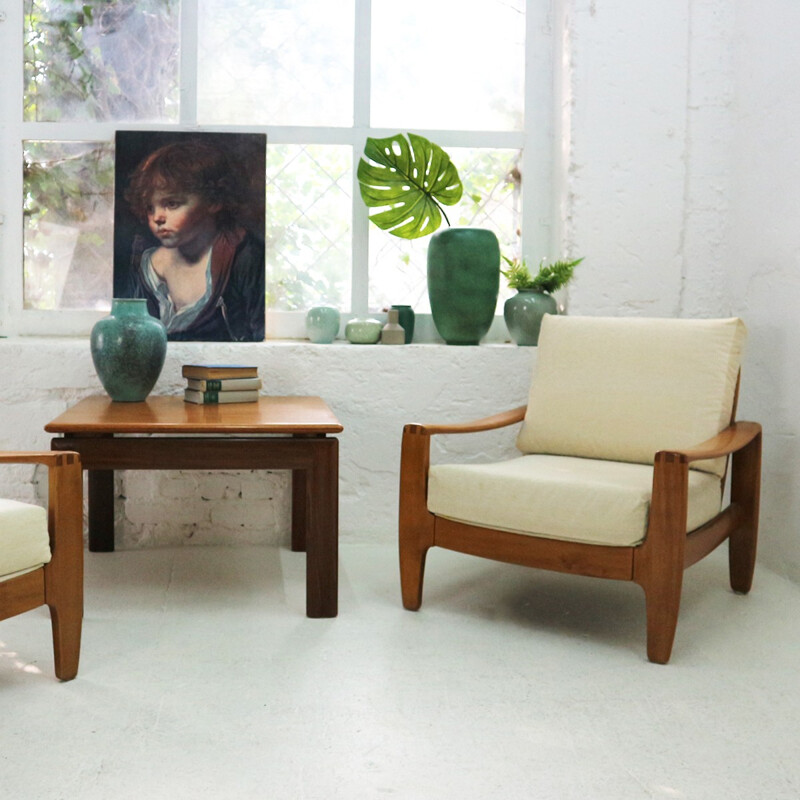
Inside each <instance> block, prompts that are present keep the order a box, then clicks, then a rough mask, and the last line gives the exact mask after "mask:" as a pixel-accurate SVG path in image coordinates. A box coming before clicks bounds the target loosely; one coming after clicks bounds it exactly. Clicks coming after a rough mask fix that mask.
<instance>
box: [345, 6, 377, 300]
mask: <svg viewBox="0 0 800 800" xmlns="http://www.w3.org/2000/svg"><path fill="white" fill-rule="evenodd" d="M371 27H372V0H356V4H355V37H354V52H353V59H354V61H353V75H354V80H353V132H352V133H353V139H352V143H353V272H352V288H351V291H350V298H351V310H352V311H353V312H355V313H359V314H363V313H365V312H366V311H367V307H368V305H369V216H368V214H367V209H366V207H365V205H364V202H363V201H362V199H361V192H360V191H359V187H358V177H357V175H356V173H357V170H358V160H359V158H361V154H362V152H363V148H364V141H365V139H366V137H367V136H368V135H370V134H369V130H370V128H369V125H370V91H371V70H372V64H371V61H372V56H371V53H372V50H371V38H372V31H371Z"/></svg>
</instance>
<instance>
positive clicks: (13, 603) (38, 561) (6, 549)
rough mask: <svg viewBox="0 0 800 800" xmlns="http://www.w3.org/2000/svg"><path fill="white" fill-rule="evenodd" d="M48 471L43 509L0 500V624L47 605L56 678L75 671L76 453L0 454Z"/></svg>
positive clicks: (79, 519) (79, 558)
mask: <svg viewBox="0 0 800 800" xmlns="http://www.w3.org/2000/svg"><path fill="white" fill-rule="evenodd" d="M0 464H43V465H45V466H46V467H47V468H48V486H49V495H48V510H47V511H45V510H44V509H43V508H40V507H39V506H35V505H29V504H28V503H20V502H17V501H14V500H2V499H0V620H3V619H7V618H8V617H13V616H15V615H17V614H22V613H23V612H25V611H30V610H32V609H34V608H38V607H39V606H41V605H45V604H46V605H48V606H49V607H50V618H51V622H52V628H53V651H54V655H55V672H56V676H57V677H58V678H60V679H61V680H62V681H68V680H71V679H72V678H74V677H75V675H76V674H77V672H78V659H79V656H80V644H81V625H82V622H83V480H82V476H81V463H80V457H79V455H78V453H73V452H66V451H65V452H61V453H49V452H41V453H38V452H37V453H6V452H0Z"/></svg>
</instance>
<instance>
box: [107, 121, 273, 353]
mask: <svg viewBox="0 0 800 800" xmlns="http://www.w3.org/2000/svg"><path fill="white" fill-rule="evenodd" d="M266 144H267V141H266V136H265V135H264V134H251V133H247V134H239V133H194V132H193V133H189V132H172V131H171V132H165V131H164V132H161V131H159V132H153V131H118V132H117V134H116V165H115V167H116V169H115V172H116V174H115V180H116V184H115V211H114V297H137V298H144V299H146V300H147V307H148V310H149V312H150V314H151V315H152V316H154V317H157V318H158V319H160V320H161V321H162V322H163V323H164V326H165V327H166V329H167V338H168V339H170V340H173V341H225V342H254V341H261V340H263V338H264V311H265V308H264V305H265V303H264V296H265V285H264V275H265V270H264V267H265V265H264V212H265V189H266V186H265V183H266Z"/></svg>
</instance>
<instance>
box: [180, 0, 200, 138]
mask: <svg viewBox="0 0 800 800" xmlns="http://www.w3.org/2000/svg"><path fill="white" fill-rule="evenodd" d="M199 1H200V0H181V26H180V30H181V43H180V98H181V108H180V121H181V124H182V125H196V124H197V53H198V39H199V31H198V27H199V16H198V4H199Z"/></svg>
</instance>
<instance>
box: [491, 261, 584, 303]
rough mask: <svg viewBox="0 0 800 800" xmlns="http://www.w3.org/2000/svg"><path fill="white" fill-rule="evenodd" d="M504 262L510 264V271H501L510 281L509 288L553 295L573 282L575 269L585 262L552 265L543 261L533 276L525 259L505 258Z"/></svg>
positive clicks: (554, 263)
mask: <svg viewBox="0 0 800 800" xmlns="http://www.w3.org/2000/svg"><path fill="white" fill-rule="evenodd" d="M503 261H505V262H506V263H507V264H508V269H507V270H500V271H501V272H502V274H503V275H504V277H505V278H506V280H507V281H508V286H509V288H511V289H516V290H517V291H520V290H523V289H527V290H532V291H534V292H545V293H547V294H552V293H553V292H557V291H558V290H559V289H563V288H564V287H565V286H566V285H567V284H568V283H569V282H570V281H571V280H572V276H573V273H574V272H575V267H577V266H578V264H580V263H581V261H583V258H578V259H576V260H575V261H554V262H553V263H552V264H547V263H545V260H544V259H542V262H541V264H539V271H538V272H537V273H536V275H531V273H530V270H529V269H528V266H527V264H526V263H525V260H524V259H523V260H522V261H518V260H517V259H511V258H508V257H507V256H503Z"/></svg>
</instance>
